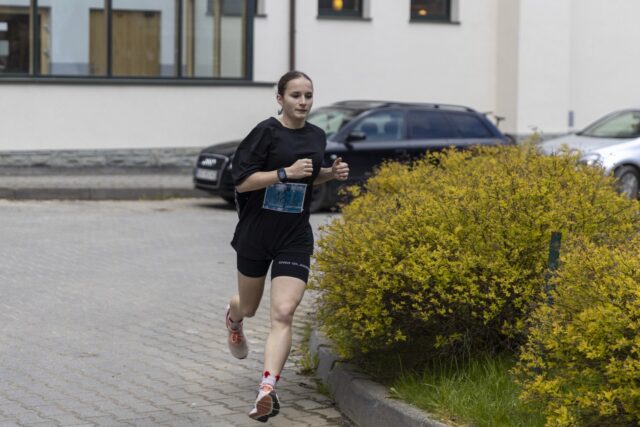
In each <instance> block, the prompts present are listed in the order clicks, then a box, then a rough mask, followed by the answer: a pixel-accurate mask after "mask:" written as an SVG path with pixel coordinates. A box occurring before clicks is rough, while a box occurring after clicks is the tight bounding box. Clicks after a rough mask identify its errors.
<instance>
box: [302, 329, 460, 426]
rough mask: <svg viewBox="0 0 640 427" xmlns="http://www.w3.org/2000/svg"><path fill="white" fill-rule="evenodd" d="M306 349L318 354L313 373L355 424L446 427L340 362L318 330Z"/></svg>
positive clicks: (312, 334)
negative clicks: (392, 396) (394, 397)
mask: <svg viewBox="0 0 640 427" xmlns="http://www.w3.org/2000/svg"><path fill="white" fill-rule="evenodd" d="M309 351H311V354H315V355H317V356H318V368H317V370H316V375H317V376H318V377H319V378H320V379H321V380H322V382H323V383H325V384H326V385H327V386H328V387H329V389H330V390H331V393H332V395H333V397H334V399H335V401H336V403H337V405H338V408H339V409H340V411H341V412H342V413H344V415H346V416H347V417H348V418H349V419H351V421H353V422H354V423H355V424H356V425H358V426H366V427H388V426H407V427H448V426H447V425H446V424H442V423H440V422H438V421H435V420H433V419H431V418H429V416H428V415H427V414H425V413H424V412H422V411H420V410H419V409H417V408H415V407H413V406H411V405H409V404H407V403H404V402H401V401H399V400H395V399H391V398H389V397H388V391H387V389H386V387H384V386H382V385H381V384H378V383H376V382H374V381H372V380H371V379H369V377H367V376H366V375H364V374H362V373H359V372H358V371H357V369H356V367H355V366H353V365H351V364H349V363H343V362H340V361H339V360H338V356H337V355H336V354H335V353H334V352H333V351H332V350H331V345H330V343H329V342H328V341H327V340H326V338H324V336H322V334H321V333H319V332H318V331H317V330H313V332H312V333H311V338H310V340H309Z"/></svg>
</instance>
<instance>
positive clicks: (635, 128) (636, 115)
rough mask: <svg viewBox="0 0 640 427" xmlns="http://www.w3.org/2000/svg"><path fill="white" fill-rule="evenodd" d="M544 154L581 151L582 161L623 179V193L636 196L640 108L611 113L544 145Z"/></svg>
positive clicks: (639, 177)
mask: <svg viewBox="0 0 640 427" xmlns="http://www.w3.org/2000/svg"><path fill="white" fill-rule="evenodd" d="M540 147H541V149H542V152H543V153H546V154H554V153H557V152H559V151H560V150H561V149H562V147H566V149H569V150H576V151H578V152H579V153H580V156H581V158H580V161H581V162H582V163H586V164H588V165H597V166H600V167H602V168H604V170H605V172H606V173H607V174H613V175H614V176H615V177H617V178H618V180H619V185H620V187H619V188H620V192H621V193H622V194H625V195H626V196H628V197H630V198H633V199H636V198H637V197H638V189H639V186H640V109H625V110H620V111H615V112H613V113H610V114H608V115H606V116H604V117H603V118H601V119H599V120H597V121H596V122H595V123H593V124H592V125H590V126H587V128H585V129H584V130H583V131H580V132H577V133H575V134H570V135H567V136H563V137H560V138H555V139H550V140H549V141H545V142H543V143H541V144H540Z"/></svg>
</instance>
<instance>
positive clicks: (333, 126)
mask: <svg viewBox="0 0 640 427" xmlns="http://www.w3.org/2000/svg"><path fill="white" fill-rule="evenodd" d="M358 113H359V112H358V111H354V110H348V109H342V108H334V107H322V108H318V109H317V110H314V111H312V112H311V114H309V117H308V119H307V120H308V121H309V122H311V123H313V124H314V125H316V126H318V127H319V128H321V129H322V130H324V131H325V133H326V134H327V136H331V135H333V134H334V133H336V132H337V131H339V130H340V129H342V127H343V126H344V125H346V124H347V123H349V122H350V121H351V119H353V118H354V117H355V116H357V115H358Z"/></svg>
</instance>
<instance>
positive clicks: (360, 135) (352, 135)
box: [347, 130, 367, 142]
mask: <svg viewBox="0 0 640 427" xmlns="http://www.w3.org/2000/svg"><path fill="white" fill-rule="evenodd" d="M365 139H367V134H366V133H364V132H361V131H359V130H353V131H351V132H349V135H347V142H353V141H362V140H365Z"/></svg>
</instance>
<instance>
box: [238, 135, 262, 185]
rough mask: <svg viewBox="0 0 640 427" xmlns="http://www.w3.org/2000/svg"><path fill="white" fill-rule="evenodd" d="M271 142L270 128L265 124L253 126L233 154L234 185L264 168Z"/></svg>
mask: <svg viewBox="0 0 640 427" xmlns="http://www.w3.org/2000/svg"><path fill="white" fill-rule="evenodd" d="M270 144H271V132H270V130H269V128H267V127H263V126H256V127H255V128H253V130H252V131H251V132H250V133H249V135H247V137H246V138H245V139H244V140H243V141H242V142H241V143H240V146H239V147H238V150H237V151H236V154H235V155H234V156H233V162H232V165H231V176H232V177H233V183H234V185H238V184H240V183H241V182H242V181H243V180H244V179H245V178H246V177H248V176H249V175H251V174H254V173H256V172H259V171H263V170H264V166H265V164H266V163H267V156H268V154H269V145H270Z"/></svg>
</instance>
